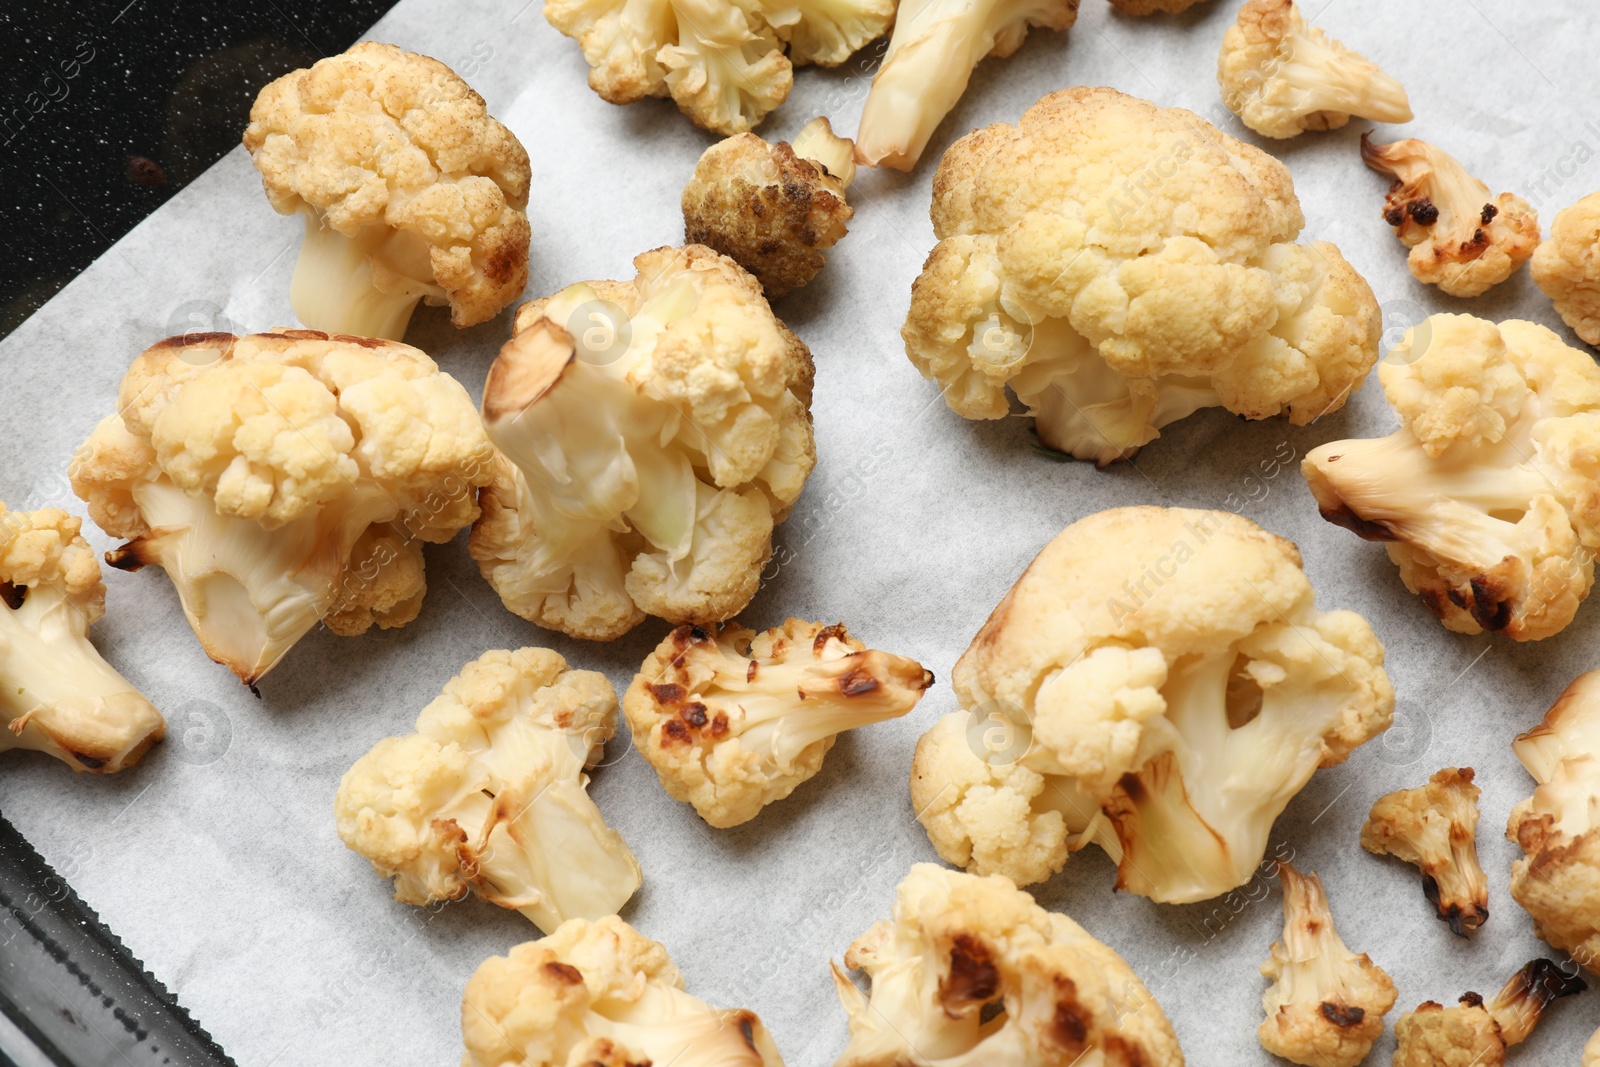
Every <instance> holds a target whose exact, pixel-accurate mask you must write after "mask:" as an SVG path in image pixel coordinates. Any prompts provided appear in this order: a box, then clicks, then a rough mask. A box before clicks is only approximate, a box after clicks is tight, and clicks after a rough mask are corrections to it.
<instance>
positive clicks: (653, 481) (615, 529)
mask: <svg viewBox="0 0 1600 1067" xmlns="http://www.w3.org/2000/svg"><path fill="white" fill-rule="evenodd" d="M634 265H635V266H636V267H638V269H639V276H638V278H637V279H636V280H635V281H633V282H629V283H619V282H594V283H584V284H579V285H573V286H569V287H567V288H566V289H563V290H562V291H561V292H559V293H557V294H556V295H555V296H552V297H547V298H544V299H541V300H535V301H530V302H529V303H526V304H524V305H522V307H520V308H519V309H518V310H517V327H516V335H515V336H514V337H512V339H511V340H510V341H508V342H507V343H506V345H505V347H503V348H502V349H501V350H500V358H499V359H497V360H496V361H495V363H494V366H493V367H492V368H490V371H489V380H488V384H487V385H485V386H484V394H483V414H484V421H485V423H486V424H487V427H488V432H489V438H490V439H491V440H492V441H493V442H494V443H495V445H496V446H497V447H498V448H499V450H500V452H501V454H502V457H503V459H502V462H501V463H500V464H499V465H498V467H497V473H496V474H495V476H494V481H493V482H492V484H491V485H489V486H488V487H487V488H485V489H484V491H483V493H482V494H481V497H480V503H481V504H482V508H483V517H482V518H481V519H479V521H478V524H477V525H476V526H475V527H474V528H473V531H472V541H471V550H472V556H473V558H474V559H476V560H477V561H478V566H479V568H480V569H481V570H482V572H483V576H484V577H485V578H486V579H488V581H489V584H491V585H492V586H494V588H495V590H496V591H497V592H498V593H499V594H500V598H501V600H503V601H504V602H505V605H506V607H507V608H509V609H510V610H512V611H514V612H516V613H517V614H518V615H521V616H522V617H523V618H525V619H527V620H529V621H530V622H535V623H538V624H539V625H540V626H547V627H549V628H551V629H556V630H561V631H562V632H563V633H567V634H570V635H572V636H574V637H583V638H588V639H590V640H596V641H609V640H612V639H614V638H617V637H620V636H621V635H622V634H624V633H626V632H627V631H628V630H630V629H632V628H633V627H634V626H636V625H637V624H638V623H639V622H640V621H641V620H643V618H644V616H645V615H647V614H648V615H655V616H659V617H660V618H663V619H666V620H668V621H669V622H672V623H693V624H696V625H707V624H709V623H713V622H720V621H722V620H724V619H727V618H730V617H732V616H733V615H736V614H737V613H738V612H740V611H742V610H743V609H744V607H745V605H747V604H748V603H749V602H750V598H751V597H752V596H754V595H755V591H756V587H757V585H758V583H759V580H760V575H761V568H762V567H763V566H765V564H766V561H767V559H768V557H769V556H770V555H771V554H772V528H773V525H774V524H775V523H777V522H780V521H782V520H783V518H784V517H785V516H787V515H788V513H789V509H790V507H791V506H792V505H793V504H794V502H795V499H796V498H797V497H799V495H800V490H801V488H802V487H803V486H804V485H805V481H806V478H807V476H809V475H810V473H811V468H812V466H813V465H814V464H815V462H816V447H815V445H814V443H813V439H812V433H811V414H810V411H809V408H810V402H811V374H812V369H811V354H810V352H808V351H807V350H806V347H805V345H804V344H803V343H801V341H800V339H799V338H798V337H796V336H795V335H794V334H793V333H791V332H790V331H789V329H788V328H787V327H785V326H784V325H783V323H781V322H779V321H778V319H777V318H776V317H775V316H774V315H773V314H772V311H771V309H770V308H769V307H768V306H767V302H766V300H765V299H764V298H763V297H762V295H761V287H760V285H759V284H758V283H757V282H756V280H755V279H754V278H752V277H751V276H750V275H749V274H747V273H745V272H744V270H742V269H741V268H740V267H739V265H738V264H736V263H734V262H733V261H732V260H731V259H728V258H727V257H726V256H721V255H718V254H717V253H715V252H713V251H711V250H710V249H709V248H705V247H702V246H700V245H690V246H689V247H687V248H661V249H657V250H656V251H654V252H646V253H644V254H643V255H641V256H639V257H638V258H637V259H635V260H634Z"/></svg>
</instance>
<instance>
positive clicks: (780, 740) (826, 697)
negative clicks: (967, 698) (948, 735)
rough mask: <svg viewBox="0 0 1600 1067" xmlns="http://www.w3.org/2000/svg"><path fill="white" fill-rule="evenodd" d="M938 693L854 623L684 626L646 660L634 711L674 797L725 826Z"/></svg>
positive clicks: (626, 707) (627, 705)
mask: <svg viewBox="0 0 1600 1067" xmlns="http://www.w3.org/2000/svg"><path fill="white" fill-rule="evenodd" d="M932 684H933V674H932V672H930V671H927V670H924V669H923V668H922V666H921V664H918V663H916V662H915V661H913V660H909V659H907V658H905V657H904V656H895V655H891V654H890V653H887V652H879V651H877V650H875V649H874V650H868V648H867V646H865V645H863V644H862V643H861V642H860V641H857V640H856V639H855V638H853V637H851V636H850V634H849V632H848V631H846V630H845V628H844V627H843V626H842V625H838V626H824V625H822V624H821V623H817V622H803V621H801V620H799V619H790V620H788V621H787V622H785V623H784V624H783V625H782V626H778V627H774V628H772V629H770V630H763V631H761V632H760V633H757V632H756V631H754V630H747V629H745V628H744V627H742V626H735V625H731V624H729V625H724V626H715V625H713V626H711V627H708V628H701V627H698V626H680V627H678V628H677V629H675V630H673V631H672V632H671V633H670V634H668V635H667V636H666V639H665V640H663V641H662V642H661V644H660V645H658V646H657V647H656V650H655V651H654V652H652V653H651V654H650V658H649V659H647V660H645V662H644V666H643V667H641V668H640V670H639V673H638V675H636V676H635V677H634V680H633V684H632V685H630V686H629V687H628V692H627V693H626V695H624V697H623V699H622V710H623V713H624V714H626V715H627V717H628V726H629V728H630V729H631V730H632V731H633V739H634V744H635V745H636V746H637V747H638V749H639V753H640V754H641V755H642V756H644V758H645V760H646V761H647V762H648V763H649V764H650V766H652V767H654V768H655V771H656V774H657V775H659V776H660V778H661V784H662V785H663V786H665V787H666V790H667V792H668V793H669V794H670V795H671V796H672V797H673V799H675V800H682V801H686V802H688V803H690V804H693V805H694V810H695V811H697V812H699V813H700V817H701V818H702V819H704V820H705V821H706V822H708V823H710V824H711V825H712V826H715V827H719V828H724V827H729V826H738V825H739V824H740V823H745V822H749V821H750V820H751V819H753V818H755V817H756V815H758V814H759V813H760V812H761V809H762V808H764V807H766V806H767V805H768V804H771V803H773V802H774V801H777V800H782V799H783V798H784V797H786V796H788V795H789V794H790V793H792V792H794V790H795V789H796V788H798V787H799V786H800V785H801V784H802V783H803V782H805V781H807V780H808V779H810V778H811V777H812V776H813V775H815V774H816V773H817V772H818V771H820V770H821V769H822V760H823V757H825V756H826V755H827V754H828V750H829V749H830V748H832V747H833V743H834V741H835V740H836V739H837V737H838V735H839V734H840V733H842V732H843V731H845V730H853V729H855V728H856V727H858V726H867V725H869V724H871V723H875V722H883V721H884V720H886V719H894V718H899V717H900V716H902V715H904V714H906V713H907V712H909V711H910V710H911V709H912V708H913V707H915V706H916V704H917V701H918V700H921V699H922V694H923V691H924V690H926V689H927V688H928V687H929V686H930V685H932Z"/></svg>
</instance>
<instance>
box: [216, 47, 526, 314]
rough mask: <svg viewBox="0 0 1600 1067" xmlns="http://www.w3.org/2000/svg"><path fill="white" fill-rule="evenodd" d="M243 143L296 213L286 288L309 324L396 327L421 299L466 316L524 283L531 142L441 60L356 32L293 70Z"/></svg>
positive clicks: (263, 104) (267, 99) (493, 308)
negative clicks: (295, 244) (296, 238)
mask: <svg viewBox="0 0 1600 1067" xmlns="http://www.w3.org/2000/svg"><path fill="white" fill-rule="evenodd" d="M244 146H245V148H247V149H249V151H250V156H251V159H252V160H253V161H254V162H255V165H256V169H257V170H259V171H260V172H261V184H262V185H263V186H264V187H265V189H266V191H267V199H269V200H270V201H271V202H272V206H273V207H274V208H276V209H277V210H278V211H280V212H282V213H283V214H285V215H292V214H295V213H299V214H301V215H304V216H305V220H306V236H305V241H304V243H302V244H301V246H300V260H299V262H298V263H297V264H296V266H295V272H294V282H293V283H292V287H291V289H290V294H289V295H290V299H291V300H292V301H293V303H294V311H295V314H296V315H298V316H299V317H300V321H301V322H303V323H304V324H305V325H307V326H309V327H311V328H312V329H316V330H326V331H328V332H329V333H349V334H357V335H360V336H363V337H388V338H392V339H394V340H399V339H400V338H401V337H403V336H404V335H405V332H406V324H407V323H408V322H409V321H410V319H411V312H412V310H413V309H414V308H415V307H416V306H417V301H419V300H426V301H427V302H428V303H429V304H431V305H439V304H449V305H450V321H451V322H453V323H455V325H457V326H471V325H473V324H475V323H479V322H484V321H486V320H488V319H492V318H493V317H494V316H495V315H497V314H499V312H500V309H501V308H503V307H505V306H506V305H507V304H509V303H511V301H513V300H515V299H516V298H517V297H518V296H519V295H521V293H522V289H523V286H525V285H527V284H528V235H529V230H528V217H527V215H525V214H524V213H523V212H524V209H525V208H526V207H527V206H528V178H529V169H528V153H527V152H525V151H524V150H523V148H522V145H521V144H520V143H519V142H518V141H517V138H516V136H515V135H513V134H512V132H511V131H510V130H508V129H506V128H505V127H504V126H502V125H501V124H500V123H498V122H496V121H495V120H494V119H492V118H490V117H489V113H488V112H487V111H486V110H485V107H484V102H483V98H482V97H481V96H479V95H478V94H477V93H475V92H473V91H472V88H471V86H469V85H467V83H466V82H464V81H462V80H461V79H460V78H459V77H458V76H457V75H456V73H455V72H454V71H452V70H451V69H450V68H449V67H447V66H445V65H444V64H443V63H440V62H439V61H438V60H436V59H430V58H429V57H427V56H420V55H417V54H416V53H415V52H402V51H401V50H400V49H398V48H396V47H395V46H394V45H392V44H378V43H376V42H373V41H362V42H361V43H359V44H356V45H354V46H352V47H351V49H350V50H349V51H348V52H345V53H343V54H341V55H337V56H329V57H327V58H326V59H322V60H319V61H318V62H317V63H316V64H315V65H314V66H312V67H311V68H310V69H309V70H296V71H291V72H290V73H288V74H285V75H284V76H283V77H281V78H279V79H278V80H277V81H275V82H272V83H271V84H270V85H268V86H267V87H266V88H265V89H263V90H261V94H260V95H259V96H257V97H256V102H255V106H253V107H252V108H251V109H250V125H249V127H248V128H247V129H246V130H245V132H244Z"/></svg>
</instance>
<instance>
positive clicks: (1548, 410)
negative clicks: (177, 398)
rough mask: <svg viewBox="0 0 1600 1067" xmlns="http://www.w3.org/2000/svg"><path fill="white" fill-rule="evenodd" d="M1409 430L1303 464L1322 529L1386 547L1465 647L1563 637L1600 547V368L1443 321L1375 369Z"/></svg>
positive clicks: (1516, 332) (1316, 454)
mask: <svg viewBox="0 0 1600 1067" xmlns="http://www.w3.org/2000/svg"><path fill="white" fill-rule="evenodd" d="M1378 378H1379V380H1380V381H1381V382H1382V383H1383V389H1384V392H1385V393H1386V394H1387V395H1388V398H1389V403H1390V404H1392V405H1393V406H1394V408H1395V411H1396V413H1397V414H1398V415H1399V417H1400V429H1399V430H1397V431H1395V432H1394V433H1392V434H1390V435H1389V436H1388V437H1380V438H1377V439H1375V440H1349V441H1334V442H1332V443H1330V444H1325V445H1322V446H1321V447H1319V448H1316V449H1313V450H1312V451H1311V452H1310V453H1308V454H1307V456H1306V458H1305V460H1304V462H1303V463H1302V470H1303V471H1304V472H1305V476H1306V482H1307V484H1309V486H1310V487H1311V492H1312V495H1313V496H1315V497H1316V500H1317V507H1318V509H1319V510H1320V511H1321V512H1322V517H1323V518H1325V519H1327V520H1328V521H1329V522H1331V523H1334V524H1335V525H1338V526H1343V527H1345V528H1346V529H1348V530H1350V531H1351V532H1352V533H1355V534H1356V535H1357V536H1359V537H1361V538H1364V539H1365V540H1368V541H1379V542H1383V543H1384V544H1385V545H1386V546H1387V548H1388V552H1389V558H1390V559H1392V560H1393V561H1394V562H1395V563H1396V564H1398V565H1399V567H1400V578H1401V580H1402V581H1404V582H1405V585H1406V588H1407V589H1409V590H1411V591H1412V592H1413V593H1417V594H1420V595H1421V596H1422V599H1423V602H1424V603H1425V604H1427V606H1428V610H1430V611H1432V612H1433V613H1434V615H1436V616H1438V618H1439V619H1440V621H1441V622H1443V623H1444V625H1445V627H1446V628H1448V629H1450V630H1454V631H1456V632H1457V633H1468V634H1475V633H1480V632H1482V631H1484V630H1489V631H1495V632H1499V633H1503V634H1505V635H1506V636H1508V637H1511V638H1513V639H1515V640H1518V641H1536V640H1540V639H1542V638H1545V637H1549V636H1551V635H1552V634H1555V633H1559V632H1560V631H1561V630H1562V629H1563V628H1564V627H1565V626H1566V625H1567V624H1568V623H1570V622H1571V621H1572V619H1573V616H1574V615H1575V614H1576V612H1577V610H1578V605H1579V604H1581V603H1582V602H1583V599H1584V598H1585V597H1586V596H1588V594H1589V587H1590V586H1591V585H1592V584H1593V583H1594V554H1595V550H1596V549H1600V489H1597V484H1596V483H1597V476H1600V368H1596V367H1595V364H1594V360H1592V359H1590V358H1589V356H1587V355H1585V354H1584V353H1582V352H1579V351H1578V350H1577V349H1574V348H1569V347H1568V346H1567V345H1566V344H1564V343H1563V342H1562V341H1561V339H1560V338H1559V337H1557V336H1556V335H1555V334H1554V333H1553V332H1551V331H1550V330H1548V329H1546V328H1545V327H1543V326H1539V325H1536V324H1534V323H1531V322H1520V321H1516V320H1511V321H1507V322H1503V323H1500V324H1499V325H1496V324H1494V323H1492V322H1486V321H1484V320H1483V319H1478V318H1474V317H1472V316H1470V315H1434V316H1432V317H1431V318H1429V319H1427V320H1425V321H1424V322H1423V323H1421V324H1420V325H1418V326H1416V327H1414V328H1413V329H1411V330H1409V331H1407V333H1406V336H1405V339H1404V340H1403V341H1402V342H1401V343H1400V344H1398V345H1396V346H1395V347H1394V348H1393V349H1392V350H1391V351H1390V353H1389V355H1388V356H1387V357H1386V358H1385V360H1384V363H1383V365H1382V366H1380V367H1379V368H1378Z"/></svg>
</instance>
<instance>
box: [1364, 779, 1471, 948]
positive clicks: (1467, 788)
mask: <svg viewBox="0 0 1600 1067" xmlns="http://www.w3.org/2000/svg"><path fill="white" fill-rule="evenodd" d="M1472 778H1473V772H1472V768H1471V767H1460V768H1457V767H1446V768H1445V769H1444V770H1442V771H1439V772H1438V773H1437V774H1435V775H1434V776H1433V777H1432V778H1430V779H1428V782H1427V784H1426V785H1420V786H1418V787H1417V788H1415V789H1397V790H1395V791H1394V792H1393V793H1386V794H1384V795H1383V796H1381V797H1379V798H1378V799H1377V800H1376V801H1375V802H1374V803H1373V805H1372V809H1371V810H1370V811H1369V812H1368V813H1367V821H1366V822H1365V823H1363V824H1362V826H1361V847H1362V848H1364V849H1366V850H1367V851H1368V852H1370V853H1372V854H1373V855H1374V856H1393V857H1395V858H1396V859H1399V860H1403V861H1405V862H1406V863H1409V864H1411V865H1412V866H1413V867H1415V868H1417V870H1418V871H1420V872H1421V873H1422V894H1423V896H1425V897H1427V898H1428V903H1429V904H1432V905H1433V908H1434V911H1436V912H1437V913H1438V915H1439V918H1441V919H1443V920H1444V921H1445V922H1446V923H1448V924H1449V925H1450V932H1451V933H1453V934H1455V935H1456V936H1457V937H1466V936H1467V934H1468V933H1470V932H1472V931H1474V930H1476V929H1477V928H1478V927H1480V926H1482V925H1483V924H1484V923H1485V922H1486V921H1487V920H1488V918H1489V880H1488V878H1487V877H1485V876H1484V873H1483V867H1482V866H1480V865H1479V863H1478V794H1479V793H1480V792H1481V790H1480V789H1479V788H1478V787H1477V786H1476V785H1474V784H1473V782H1472Z"/></svg>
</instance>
